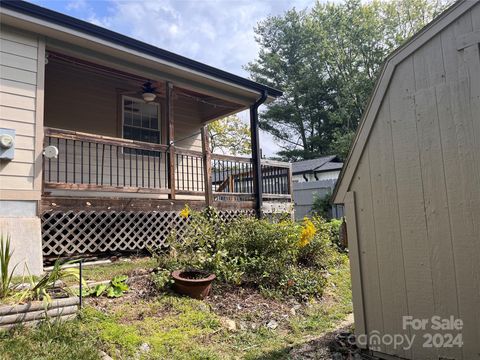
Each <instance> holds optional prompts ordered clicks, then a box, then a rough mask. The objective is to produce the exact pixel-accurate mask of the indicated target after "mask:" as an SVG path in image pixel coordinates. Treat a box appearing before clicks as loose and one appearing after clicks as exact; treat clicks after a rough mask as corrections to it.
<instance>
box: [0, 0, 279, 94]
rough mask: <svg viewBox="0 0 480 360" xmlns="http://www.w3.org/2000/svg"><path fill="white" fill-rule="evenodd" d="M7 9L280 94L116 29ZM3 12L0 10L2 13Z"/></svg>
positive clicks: (21, 7)
mask: <svg viewBox="0 0 480 360" xmlns="http://www.w3.org/2000/svg"><path fill="white" fill-rule="evenodd" d="M2 8H3V9H7V10H11V11H14V12H17V13H20V14H23V15H27V16H29V17H33V18H35V19H39V20H41V21H44V22H48V23H50V24H54V25H58V26H61V27H64V28H67V29H70V30H73V31H76V32H80V33H82V34H85V35H88V36H90V37H94V38H96V39H98V40H103V41H108V42H110V43H112V44H115V45H118V46H121V47H124V48H127V49H130V50H133V51H136V52H139V53H142V54H145V55H148V56H152V57H154V58H157V59H159V60H161V61H164V62H167V63H170V64H174V65H177V66H180V67H182V68H186V69H189V70H192V71H194V72H196V73H200V74H203V75H206V76H208V77H213V78H216V79H219V80H222V81H225V82H228V83H231V84H234V85H237V86H240V87H243V88H246V89H248V90H250V91H255V92H259V93H262V92H266V94H267V96H268V97H270V98H277V97H279V96H281V95H282V92H281V91H280V90H277V89H274V88H272V87H269V86H266V85H263V84H259V83H257V82H254V81H252V80H249V79H246V78H243V77H240V76H237V75H234V74H232V73H229V72H226V71H223V70H220V69H217V68H215V67H212V66H209V65H206V64H203V63H201V62H198V61H195V60H192V59H189V58H186V57H184V56H181V55H178V54H175V53H172V52H170V51H167V50H164V49H161V48H158V47H155V46H152V45H150V44H147V43H144V42H142V41H139V40H136V39H133V38H130V37H128V36H125V35H122V34H119V33H117V32H114V31H111V30H108V29H105V28H102V27H100V26H97V25H94V24H91V23H89V22H86V21H83V20H79V19H76V18H74V17H71V16H68V15H65V14H62V13H59V12H56V11H53V10H49V9H46V8H43V7H41V6H38V5H34V4H31V3H28V2H26V1H12V0H4V1H1V2H0V9H2ZM3 15H4V13H3V11H2V16H3Z"/></svg>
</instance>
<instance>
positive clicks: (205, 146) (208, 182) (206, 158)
mask: <svg viewBox="0 0 480 360" xmlns="http://www.w3.org/2000/svg"><path fill="white" fill-rule="evenodd" d="M202 151H203V177H204V187H205V205H206V206H212V205H213V193H212V156H211V154H210V138H209V136H208V128H207V125H204V126H202Z"/></svg>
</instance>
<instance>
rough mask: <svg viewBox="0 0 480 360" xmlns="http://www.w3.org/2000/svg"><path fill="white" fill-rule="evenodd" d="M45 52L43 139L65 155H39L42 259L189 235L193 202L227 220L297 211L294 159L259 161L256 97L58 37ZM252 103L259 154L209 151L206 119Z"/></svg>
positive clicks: (255, 145)
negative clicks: (99, 57)
mask: <svg viewBox="0 0 480 360" xmlns="http://www.w3.org/2000/svg"><path fill="white" fill-rule="evenodd" d="M46 54H47V57H46V58H47V64H46V66H45V111H44V141H43V146H44V149H48V150H49V151H54V152H58V155H57V156H51V155H49V154H48V152H45V154H44V157H43V171H42V178H43V190H42V199H41V202H40V216H41V219H42V239H43V255H44V257H46V258H48V257H58V256H63V255H69V256H71V255H75V254H96V253H99V252H115V251H138V250H141V249H143V248H145V247H147V246H150V247H152V246H156V245H158V244H161V243H162V242H163V241H164V240H165V238H166V237H167V236H168V234H169V233H170V232H171V231H172V230H176V231H178V232H180V233H181V231H182V230H181V228H182V224H183V223H184V221H185V220H184V219H182V218H181V217H179V215H178V212H179V210H180V209H182V208H183V207H185V205H187V204H188V206H190V207H191V208H195V209H202V208H205V207H206V206H213V207H215V208H216V209H217V210H218V211H219V214H220V216H222V218H224V219H225V220H226V221H228V220H229V219H231V218H233V217H235V216H238V215H241V214H244V215H245V214H246V215H257V216H260V215H261V214H265V213H273V212H285V211H291V208H290V203H291V168H290V164H288V163H282V162H276V161H269V160H261V159H260V148H259V141H258V126H257V116H258V114H257V109H258V105H259V102H258V99H255V98H253V99H247V98H245V97H244V96H240V95H239V94H235V95H232V93H231V92H229V91H227V90H225V91H223V90H222V89H218V88H213V87H212V88H209V87H204V88H202V86H199V85H198V84H195V83H191V84H189V83H182V84H179V82H178V81H172V80H170V79H168V78H165V77H162V76H158V75H156V76H154V75H153V74H151V73H150V72H145V70H144V69H142V68H141V67H139V66H132V67H130V68H128V69H125V68H123V67H122V68H119V67H118V64H117V63H113V62H111V63H108V65H107V64H106V63H105V62H101V63H99V62H98V61H97V62H93V61H92V59H90V58H88V57H87V56H84V55H81V54H79V53H78V52H74V51H66V52H65V51H64V52H59V51H58V49H57V48H56V47H52V49H49V48H48V47H47V52H46ZM146 86H147V87H148V86H150V88H148V89H147V90H148V91H149V92H151V93H152V94H154V99H153V100H150V101H145V100H144V98H143V97H144V96H143V95H144V93H145V92H146V91H145V90H146V89H145V87H146ZM263 100H266V98H264V99H263ZM245 109H250V117H251V119H250V125H251V129H252V136H251V141H252V156H251V157H238V156H230V155H223V154H222V155H220V154H214V153H211V152H210V145H209V135H208V130H207V127H206V125H207V124H208V123H209V122H211V121H215V120H217V119H220V118H222V117H225V116H227V115H229V114H234V113H237V112H239V111H242V110H245ZM52 149H53V150H52ZM54 154H55V153H54Z"/></svg>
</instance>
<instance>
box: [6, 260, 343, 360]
mask: <svg viewBox="0 0 480 360" xmlns="http://www.w3.org/2000/svg"><path fill="white" fill-rule="evenodd" d="M143 261H145V262H142V267H144V268H145V267H148V266H149V265H148V264H149V263H148V261H146V260H143ZM133 265H134V263H128V262H127V263H115V264H111V265H108V266H102V267H98V268H95V269H93V268H92V269H89V272H88V276H89V279H98V280H100V279H102V278H105V277H106V278H111V277H113V276H115V275H118V274H121V273H125V272H128V271H130V270H131V269H132V266H133ZM135 265H136V267H138V266H139V263H138V262H137V263H136V264H135ZM129 269H130V270H129ZM331 274H332V275H331V276H330V277H329V286H328V288H327V289H326V291H325V294H326V297H327V298H328V301H325V302H319V303H317V304H312V305H311V306H309V307H308V310H307V311H306V312H305V313H303V314H302V315H297V316H294V317H291V319H290V320H289V322H288V323H287V324H286V325H282V326H281V327H279V328H277V329H276V330H270V329H267V328H266V327H264V326H261V327H259V328H258V329H256V330H252V329H249V330H239V331H236V332H229V331H228V330H226V329H225V328H224V327H222V325H221V319H220V318H219V316H218V315H216V314H215V313H214V312H213V311H211V310H210V308H209V306H208V305H207V304H205V303H204V302H202V301H198V300H193V299H189V298H185V297H178V296H175V295H172V294H164V295H162V296H159V297H158V298H156V299H149V300H145V301H142V302H140V303H139V302H138V301H137V302H136V303H135V304H130V303H128V302H125V303H123V304H122V305H121V306H114V307H111V308H108V309H107V310H102V311H99V310H96V309H94V308H93V307H90V306H87V307H86V308H85V309H84V310H83V312H82V314H81V316H80V317H79V319H78V320H75V321H72V322H69V323H65V324H55V325H48V324H45V325H42V326H41V327H40V328H38V329H36V330H32V329H22V330H17V331H13V332H10V333H4V334H2V335H0V348H1V349H2V350H3V353H2V355H3V357H2V359H3V358H5V359H8V360H10V359H42V360H43V359H70V358H72V359H73V358H75V359H96V358H98V350H99V349H100V350H103V351H105V352H107V353H108V354H109V355H110V356H112V357H113V358H114V359H132V358H139V359H145V360H148V359H175V360H177V359H178V360H183V359H189V360H190V359H199V360H201V359H249V360H254V359H255V360H269V359H272V360H273V359H288V352H289V349H290V347H292V346H297V345H300V344H302V343H304V342H305V341H306V339H307V338H311V337H312V336H320V335H321V334H322V333H324V332H326V331H329V330H331V329H333V328H335V325H336V324H337V323H338V322H339V321H340V320H342V319H344V318H345V316H346V315H347V314H348V313H349V312H351V310H352V305H351V294H350V276H349V271H348V263H346V264H343V265H341V266H340V268H339V269H336V270H332V271H331ZM142 344H148V347H149V350H148V351H146V352H141V351H140V350H139V349H140V347H141V345H142Z"/></svg>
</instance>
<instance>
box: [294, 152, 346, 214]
mask: <svg viewBox="0 0 480 360" xmlns="http://www.w3.org/2000/svg"><path fill="white" fill-rule="evenodd" d="M342 166H343V163H342V162H341V161H340V159H339V158H338V156H336V155H331V156H324V157H320V158H317V159H310V160H302V161H296V162H294V163H292V181H293V200H294V210H295V219H296V220H301V219H303V218H304V217H305V216H308V215H309V214H310V213H311V210H312V205H313V202H314V201H315V199H316V198H317V197H320V198H324V197H326V196H329V195H330V194H331V193H332V192H333V189H334V188H335V184H336V183H337V179H338V177H339V175H340V171H341V170H342ZM331 216H332V217H334V218H341V217H342V216H343V207H342V205H333V206H332V210H331Z"/></svg>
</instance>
